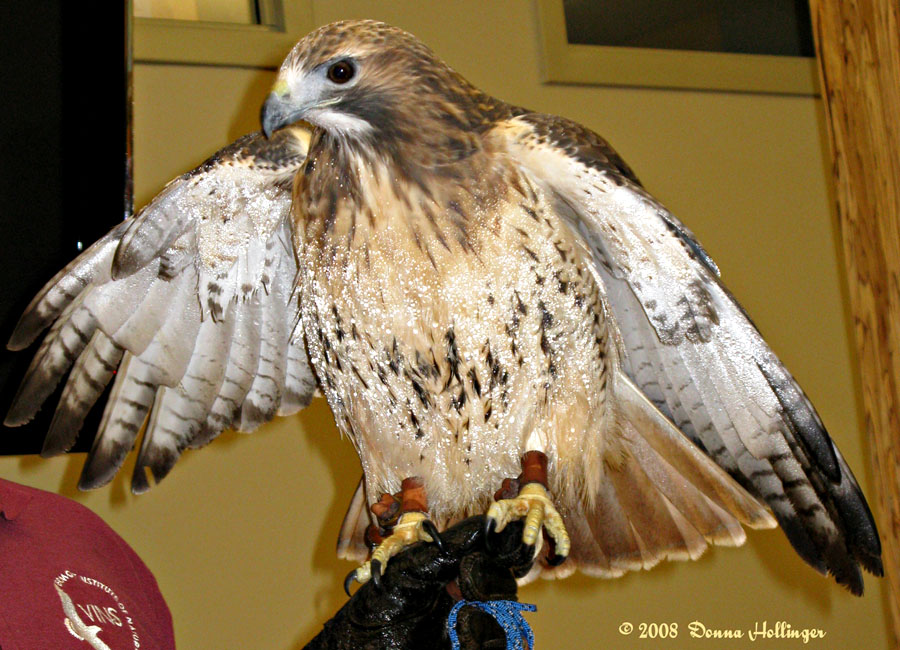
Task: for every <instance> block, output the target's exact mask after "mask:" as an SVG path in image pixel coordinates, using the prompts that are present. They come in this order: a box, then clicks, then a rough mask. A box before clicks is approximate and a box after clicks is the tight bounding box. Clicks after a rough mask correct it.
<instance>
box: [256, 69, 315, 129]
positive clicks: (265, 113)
mask: <svg viewBox="0 0 900 650" xmlns="http://www.w3.org/2000/svg"><path fill="white" fill-rule="evenodd" d="M304 113H306V107H305V106H302V105H301V106H298V105H297V104H295V103H294V102H292V101H291V93H290V90H289V89H288V88H287V85H286V84H284V83H283V82H279V83H276V84H275V86H274V87H273V88H272V92H270V93H269V96H268V97H267V98H266V101H265V102H264V103H263V105H262V109H261V110H260V112H259V119H260V122H261V123H262V130H263V133H264V134H265V135H266V137H267V138H269V137H271V136H272V134H273V133H274V132H275V131H277V130H278V129H280V128H282V127H284V126H287V125H288V124H293V123H294V122H296V121H298V120H300V119H302V118H303V115H304Z"/></svg>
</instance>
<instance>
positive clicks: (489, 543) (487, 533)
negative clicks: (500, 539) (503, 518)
mask: <svg viewBox="0 0 900 650" xmlns="http://www.w3.org/2000/svg"><path fill="white" fill-rule="evenodd" d="M496 528H497V520H496V519H493V518H491V517H485V518H484V548H485V549H486V550H487V552H488V553H493V552H494V551H496V550H497V549H496V548H495V547H494V541H493V539H492V535H493V534H494V530H496Z"/></svg>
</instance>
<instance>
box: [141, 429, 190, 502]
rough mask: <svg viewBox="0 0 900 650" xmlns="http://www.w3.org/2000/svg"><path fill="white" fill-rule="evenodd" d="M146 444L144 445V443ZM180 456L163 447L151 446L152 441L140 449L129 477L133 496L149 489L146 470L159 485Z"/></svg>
mask: <svg viewBox="0 0 900 650" xmlns="http://www.w3.org/2000/svg"><path fill="white" fill-rule="evenodd" d="M145 444H146V443H145ZM180 456H181V454H180V453H176V452H173V451H172V450H170V449H168V448H164V447H154V446H152V441H151V443H150V444H149V445H146V446H145V447H144V448H143V449H141V453H140V455H139V456H138V459H137V463H135V466H134V472H133V473H132V475H131V491H132V492H134V493H135V494H143V493H144V492H147V491H148V490H149V489H150V481H149V480H148V478H147V470H148V469H149V470H150V473H151V474H152V475H153V480H154V482H155V483H157V484H158V483H160V482H161V481H162V480H163V479H164V478H165V477H166V475H168V473H169V472H170V471H171V470H172V468H173V467H174V466H175V462H176V461H177V460H178V458H179V457H180Z"/></svg>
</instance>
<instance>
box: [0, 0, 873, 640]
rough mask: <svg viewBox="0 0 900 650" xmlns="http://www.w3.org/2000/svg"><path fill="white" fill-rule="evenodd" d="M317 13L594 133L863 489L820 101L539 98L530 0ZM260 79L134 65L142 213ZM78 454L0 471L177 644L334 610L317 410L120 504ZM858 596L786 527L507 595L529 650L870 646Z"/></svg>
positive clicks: (338, 498)
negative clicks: (376, 31) (83, 518)
mask: <svg viewBox="0 0 900 650" xmlns="http://www.w3.org/2000/svg"><path fill="white" fill-rule="evenodd" d="M445 7H446V8H447V9H443V8H445ZM314 17H315V21H316V23H317V24H321V23H326V22H330V21H331V20H336V19H339V18H347V17H373V18H380V19H383V20H387V21H389V22H392V23H395V24H398V25H400V26H402V27H405V28H407V29H409V30H410V31H412V32H414V33H416V34H417V35H418V36H420V37H421V38H422V39H423V40H425V41H426V42H428V43H429V44H430V45H431V46H432V47H433V48H434V49H435V50H436V51H437V52H438V53H439V54H440V55H441V56H442V57H443V58H445V59H446V60H447V61H448V62H449V63H451V64H452V65H453V66H454V67H456V68H457V69H458V70H459V71H460V72H462V73H463V74H464V75H465V76H467V77H469V78H470V79H471V80H472V81H474V82H475V83H476V84H478V85H479V86H481V87H482V88H484V89H486V90H487V91H489V92H491V93H492V94H495V95H497V96H499V97H502V98H504V99H506V100H508V101H511V102H514V103H517V104H521V105H526V106H529V107H532V108H534V109H537V110H542V111H547V112H553V113H561V114H565V115H566V116H568V117H571V118H574V119H576V120H578V121H581V122H583V123H585V124H587V125H589V126H590V127H592V128H594V129H595V130H597V131H598V132H600V133H601V134H603V135H604V136H606V137H607V138H608V139H609V140H610V141H611V142H612V143H613V144H614V146H616V147H617V148H618V149H619V151H620V152H621V153H622V154H623V155H624V156H625V158H626V159H627V160H628V161H629V162H630V163H631V165H632V166H633V167H634V168H635V170H636V171H637V173H638V175H639V176H640V178H641V179H642V180H643V182H644V183H645V185H646V186H647V187H648V188H649V189H650V190H651V191H652V192H654V193H655V194H656V195H657V196H658V197H660V198H661V199H662V200H663V201H664V202H665V203H666V204H667V205H668V206H669V207H670V208H671V209H672V210H673V211H674V212H675V213H676V214H678V215H679V216H680V217H681V218H682V219H683V220H684V221H685V222H687V224H688V225H689V226H690V227H691V228H692V229H693V230H694V231H695V232H696V233H697V234H698V236H699V237H700V239H701V240H702V241H703V242H704V244H705V245H706V247H707V248H708V249H709V251H710V252H711V254H712V255H713V257H714V258H715V259H716V260H717V261H718V263H719V264H720V265H721V267H722V271H723V275H724V278H725V280H726V282H727V283H728V284H729V286H730V287H731V288H732V290H733V291H734V292H735V293H736V294H737V296H738V297H739V299H740V300H741V301H742V302H743V304H744V305H745V307H747V309H748V310H749V312H750V314H751V315H752V316H753V318H754V319H755V321H756V323H757V325H758V326H759V327H760V329H761V330H762V332H763V333H764V334H765V335H766V336H767V337H768V339H769V341H770V342H771V344H772V345H773V347H774V348H775V350H776V352H778V353H779V354H780V356H781V357H782V359H783V360H784V361H785V362H786V364H787V365H788V367H789V368H790V369H791V370H792V371H793V372H794V374H795V375H796V376H797V378H798V379H799V380H800V382H801V383H802V384H803V386H804V387H805V389H806V390H807V392H808V393H809V395H810V397H811V398H812V400H813V402H814V403H815V404H817V405H818V408H819V410H820V413H821V415H822V417H823V419H824V421H825V423H826V424H827V426H828V427H829V429H830V430H831V432H832V435H833V437H834V438H835V440H836V441H837V443H838V445H839V446H840V448H841V449H842V450H843V452H844V454H845V456H846V457H847V459H848V461H849V462H850V465H851V466H852V467H853V468H855V470H856V473H857V475H858V477H859V478H860V480H861V483H862V485H863V488H864V490H865V491H866V492H867V494H869V495H870V496H871V495H872V490H871V487H870V486H871V481H870V476H869V472H868V470H867V467H866V465H865V463H864V456H863V454H864V449H865V447H864V445H865V441H864V440H863V437H862V434H861V433H860V409H859V395H858V386H857V384H858V382H857V379H856V374H855V370H854V369H853V363H854V360H853V356H852V348H851V344H850V342H849V339H848V333H849V325H848V323H849V320H848V316H847V307H846V297H845V291H844V289H843V286H842V284H841V283H842V275H841V268H840V264H839V262H838V247H837V243H836V238H835V230H834V217H833V214H832V209H831V207H830V201H829V196H828V189H827V185H826V180H827V179H826V175H825V172H826V168H827V163H826V162H825V160H824V158H823V148H822V140H821V133H820V127H821V124H820V122H821V120H820V114H819V113H820V106H819V105H818V103H817V102H816V101H814V100H812V99H810V98H803V97H778V96H761V95H748V94H728V93H715V92H680V91H679V92H676V91H664V90H646V89H624V88H597V87H575V86H550V85H544V84H542V83H540V80H539V66H540V60H539V57H540V55H539V49H538V45H537V43H538V37H537V20H536V14H535V9H534V6H533V5H532V3H530V2H526V1H524V0H504V1H502V2H501V1H497V0H494V1H492V2H482V1H477V0H467V1H465V2H453V3H440V4H438V3H419V2H413V1H404V2H390V3H388V2H374V1H368V2H367V1H363V0H359V1H356V2H347V1H343V2H337V1H331V2H328V1H326V0H317V1H316V2H314ZM298 37H299V34H298ZM271 80H272V73H270V72H266V71H260V70H252V69H238V68H214V67H199V66H175V65H138V66H137V67H136V70H135V156H136V160H135V173H136V190H137V197H138V200H139V203H145V202H146V201H147V200H148V199H149V198H150V197H151V196H152V195H153V194H154V193H155V192H156V191H157V190H158V189H159V188H160V187H161V186H162V184H163V183H164V182H165V181H166V180H168V179H169V178H171V177H173V176H174V175H176V174H177V173H179V172H181V171H183V170H186V169H187V168H189V167H191V166H193V165H195V164H196V163H198V162H200V161H201V160H202V159H203V158H204V157H205V156H206V155H208V154H210V153H212V152H213V151H214V150H215V149H217V148H218V147H219V146H221V145H223V144H225V143H226V142H228V141H230V140H232V139H233V138H235V137H237V136H238V135H241V134H243V133H245V132H247V131H249V130H252V129H254V128H256V119H257V118H256V116H257V115H258V106H259V104H260V102H261V100H262V99H263V97H264V96H265V94H266V92H267V87H268V85H269V84H270V83H271ZM6 435H15V433H14V432H7V433H6ZM82 462H83V457H81V456H74V457H68V458H57V459H53V460H42V459H39V458H35V457H21V458H2V459H0V475H2V476H3V477H5V478H9V479H11V480H15V481H19V482H22V483H26V484H29V485H34V486H37V487H42V488H45V489H49V490H53V491H58V492H61V493H63V494H66V495H68V496H72V497H73V498H75V499H77V500H78V501H80V502H82V503H84V504H86V505H88V506H90V507H91V508H93V509H94V510H95V511H96V512H98V513H99V514H100V515H101V516H103V517H104V518H105V519H106V520H107V521H108V522H109V523H110V524H111V525H112V526H113V527H114V528H116V529H117V530H118V531H119V532H120V533H121V534H122V535H123V536H124V537H125V538H126V539H127V540H128V541H129V542H130V543H131V544H132V545H133V546H134V547H135V549H136V550H137V551H138V553H139V554H140V555H141V556H142V557H143V558H144V559H145V561H146V562H147V563H148V564H149V565H150V567H151V568H152V570H153V571H154V572H155V574H156V576H157V579H158V581H159V583H160V586H161V588H162V590H163V593H164V594H165V596H166V598H167V600H168V602H169V606H170V608H171V610H172V614H173V616H174V619H175V626H176V634H177V638H178V643H179V647H180V648H184V649H188V650H190V649H194V648H200V649H202V648H272V649H277V650H288V649H292V648H299V647H301V646H302V645H303V642H305V641H306V640H308V639H309V638H310V637H311V636H312V635H313V634H314V633H315V632H316V631H317V629H318V628H319V626H320V625H321V623H322V621H323V620H325V619H326V618H327V617H328V616H329V615H330V613H332V612H333V611H334V610H335V609H336V608H337V607H339V606H340V604H341V603H342V602H343V601H344V597H343V594H342V591H341V586H340V582H341V580H342V578H343V576H344V575H345V574H346V572H347V571H348V570H349V569H350V568H351V567H350V566H349V565H347V564H345V563H340V562H338V561H336V560H335V559H334V553H333V546H334V541H335V537H336V534H337V530H338V526H339V524H340V520H341V517H342V515H343V511H344V508H345V506H346V503H347V502H348V500H349V498H350V495H351V493H352V491H353V488H354V487H355V483H356V480H357V478H358V476H359V465H358V462H357V460H356V458H355V455H354V453H353V450H352V448H351V446H350V445H349V444H348V443H347V442H346V441H341V440H340V439H339V436H338V434H337V432H336V430H335V427H334V425H333V423H332V420H331V416H330V412H329V410H328V407H327V405H326V404H325V403H324V401H323V400H316V401H315V402H314V404H313V406H312V407H311V408H309V409H307V410H306V411H305V412H303V413H302V414H300V415H299V416H297V417H293V418H288V419H283V420H279V421H277V422H275V423H273V424H271V425H269V426H267V427H264V428H263V429H262V430H260V431H259V432H258V433H256V434H254V435H253V436H240V435H237V434H225V435H223V436H222V437H221V438H220V439H219V440H217V441H216V442H215V443H213V444H212V445H211V446H210V447H208V448H206V449H204V450H202V451H201V452H188V453H187V454H186V455H185V457H184V458H183V459H182V460H181V461H180V462H179V463H178V466H177V467H176V469H175V470H174V471H173V473H172V474H171V475H170V477H169V478H167V479H166V480H165V481H164V482H163V483H162V484H160V485H159V486H157V487H155V488H154V489H153V490H152V491H151V492H150V493H149V494H147V495H144V496H141V497H134V496H132V495H131V494H130V493H128V492H127V483H126V480H125V476H120V477H118V478H117V479H116V480H115V482H114V483H113V484H112V486H110V487H108V488H104V489H102V490H99V491H95V492H93V493H90V494H82V493H78V492H77V491H76V489H75V483H76V480H77V476H78V472H79V471H80V467H81V464H82ZM130 469H131V468H130V467H126V470H125V472H123V474H125V475H126V476H127V475H130ZM866 586H867V595H866V596H865V597H864V598H861V599H857V598H853V597H851V596H850V595H849V594H847V593H846V592H844V591H843V590H842V589H840V588H839V587H837V586H835V585H834V584H833V583H832V582H830V581H828V580H825V579H823V578H821V577H820V576H818V575H817V574H816V573H815V572H813V571H812V570H811V569H809V568H808V567H806V566H805V565H804V564H803V563H802V562H801V561H800V560H799V559H798V558H797V557H796V555H795V554H794V553H793V551H792V550H791V549H790V547H789V546H788V544H787V543H786V541H785V540H784V538H783V536H782V535H781V534H780V532H777V531H763V532H754V533H750V535H749V542H748V543H747V545H746V546H745V547H744V548H742V549H716V550H713V551H712V552H710V553H708V554H707V556H705V557H704V558H702V559H701V560H700V561H698V562H696V563H693V564H689V565H688V564H682V563H678V564H669V565H665V566H661V567H658V568H657V569H654V570H653V571H651V572H648V573H642V574H632V575H629V576H626V577H625V578H623V579H619V580H616V581H606V582H604V581H599V580H592V579H588V578H583V577H574V578H570V579H568V580H565V581H563V582H560V583H541V584H538V585H534V586H529V587H527V588H525V589H523V590H522V592H521V599H522V600H524V601H526V602H534V603H537V604H538V607H539V611H538V612H537V613H536V614H532V615H530V616H529V620H530V621H531V622H532V623H533V625H534V628H535V631H536V633H537V639H538V646H539V647H542V648H632V647H633V648H648V647H660V648H662V647H664V648H673V649H674V648H683V647H706V646H707V645H709V646H710V647H727V648H743V647H745V646H746V647H757V646H758V645H759V644H758V643H757V644H753V643H751V642H750V641H749V640H748V639H747V638H746V636H747V634H746V631H747V630H748V629H752V628H753V626H754V625H756V624H757V622H758V623H760V624H762V622H764V621H765V622H768V624H769V625H770V626H771V625H773V624H774V623H775V622H777V621H787V622H788V623H789V624H790V625H791V626H793V627H794V628H819V629H822V630H824V631H825V632H826V635H827V636H826V637H825V639H824V640H818V641H817V640H813V641H810V643H809V647H818V648H850V647H860V648H862V647H864V648H885V647H887V640H886V638H887V637H886V632H885V627H884V611H883V604H882V590H881V584H880V583H879V581H877V580H873V579H869V580H868V582H867V585H866ZM625 621H629V622H631V623H632V624H634V625H635V626H636V627H637V626H638V625H639V624H640V623H653V622H656V623H677V624H678V630H679V635H678V638H677V639H674V640H673V639H668V640H664V641H663V640H656V641H650V640H641V639H639V638H637V637H638V633H637V631H636V632H635V633H634V634H632V635H631V636H629V637H623V636H622V635H620V634H619V632H618V628H619V625H620V623H622V622H625ZM692 621H700V622H702V623H704V624H706V625H707V626H709V627H711V628H720V629H726V628H727V629H731V628H736V629H741V630H743V631H744V636H745V638H744V639H743V640H735V641H730V642H727V643H722V642H718V643H717V642H715V641H713V642H711V644H709V643H708V644H702V643H701V642H699V641H697V640H692V639H690V638H689V637H688V631H687V626H688V624H689V623H691V622H692ZM799 643H800V642H799V641H788V640H776V641H770V643H769V644H767V645H765V646H764V647H772V648H775V647H779V648H780V647H794V646H797V647H799V645H798V644H799Z"/></svg>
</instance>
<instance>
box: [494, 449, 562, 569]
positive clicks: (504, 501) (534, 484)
mask: <svg viewBox="0 0 900 650" xmlns="http://www.w3.org/2000/svg"><path fill="white" fill-rule="evenodd" d="M517 484H518V485H519V486H521V487H519V488H518V495H516V496H512V495H511V494H510V490H511V488H514V487H515V486H516V485H517ZM494 498H495V499H497V500H496V501H494V502H493V503H492V504H491V506H490V508H488V511H487V517H486V518H485V541H489V540H490V536H491V533H493V532H500V531H501V530H503V529H504V528H505V527H506V524H508V523H509V522H511V521H515V520H517V519H524V520H525V526H524V529H523V531H522V542H523V543H524V544H527V545H528V546H535V545H536V544H537V542H538V540H539V539H540V535H541V530H542V529H543V530H544V531H546V533H547V535H548V536H549V537H550V539H552V540H553V553H551V555H550V556H549V557H548V558H547V562H548V563H549V564H550V565H552V566H556V565H559V564H562V562H563V561H565V559H566V557H568V555H569V549H570V548H571V541H570V540H569V533H568V532H567V531H566V526H565V524H564V523H563V519H562V516H561V515H560V514H559V511H558V510H557V509H556V506H555V505H554V504H553V501H552V500H551V499H550V493H549V491H548V490H547V457H546V456H545V455H544V454H543V453H541V452H539V451H529V452H526V454H525V455H524V456H523V457H522V474H521V475H520V476H519V478H518V479H516V480H505V481H504V482H503V487H502V488H501V490H500V491H499V492H498V493H497V494H496V495H495V496H494ZM539 550H540V548H537V549H536V550H535V552H538V551H539Z"/></svg>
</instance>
